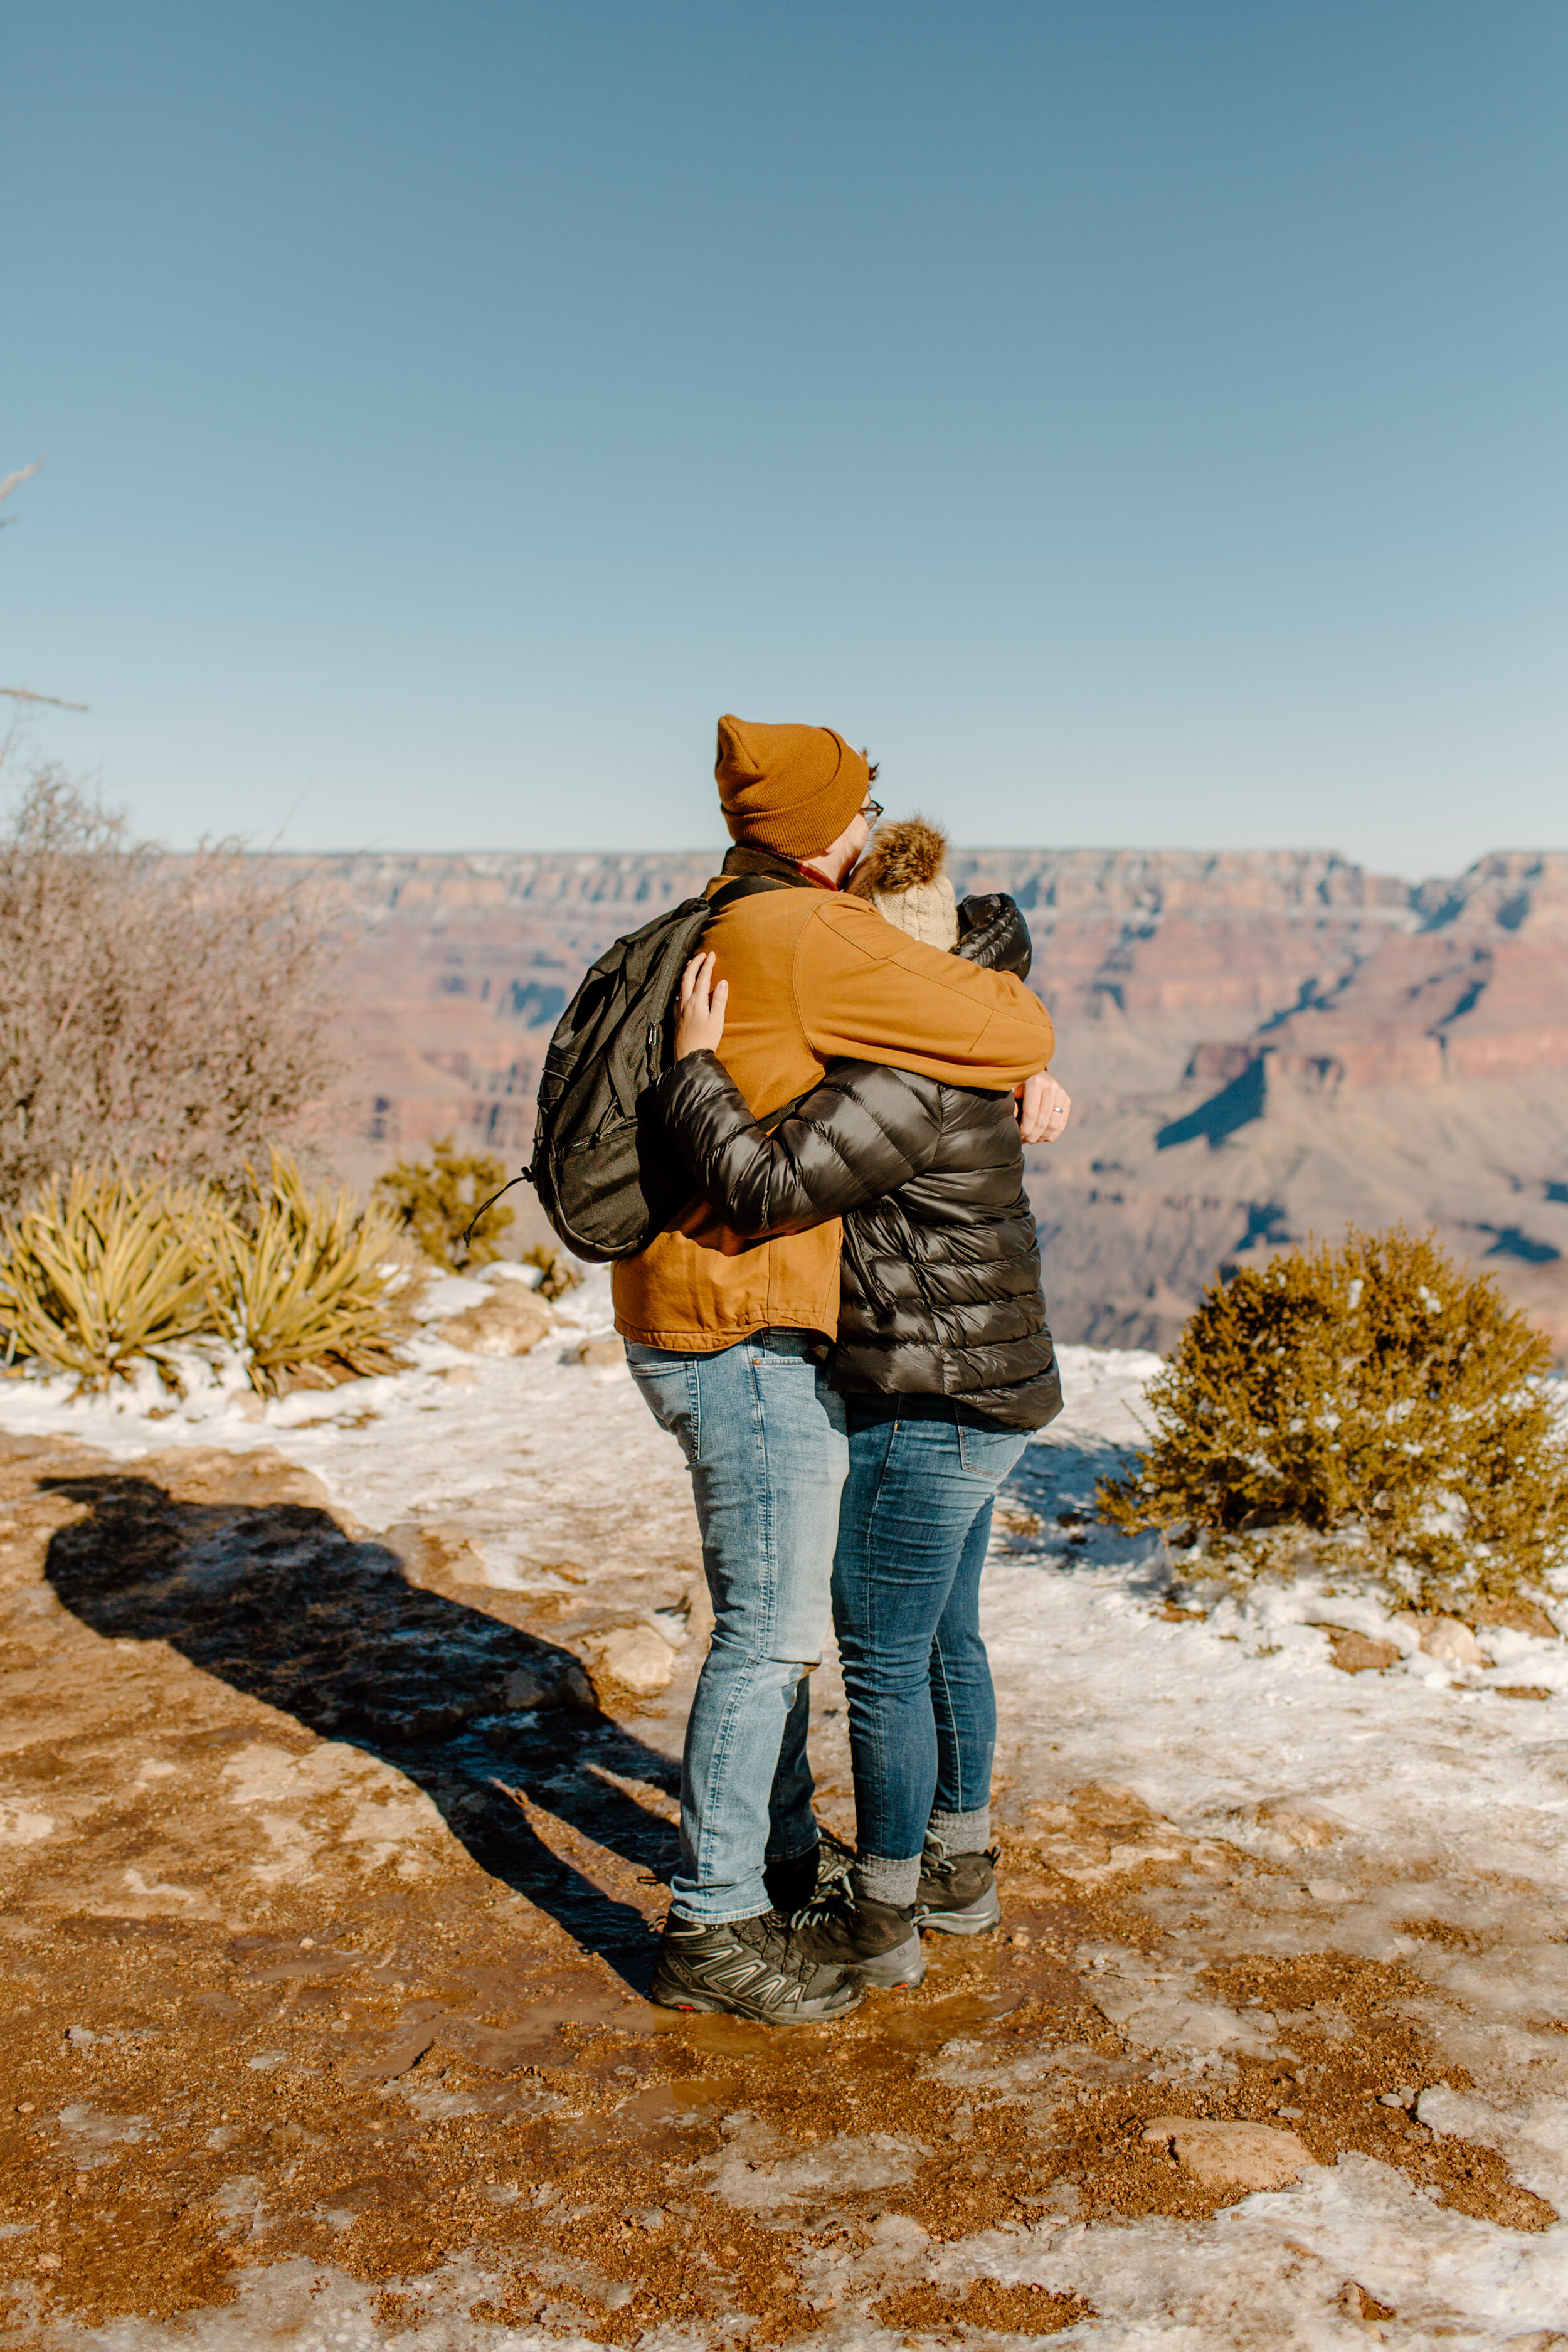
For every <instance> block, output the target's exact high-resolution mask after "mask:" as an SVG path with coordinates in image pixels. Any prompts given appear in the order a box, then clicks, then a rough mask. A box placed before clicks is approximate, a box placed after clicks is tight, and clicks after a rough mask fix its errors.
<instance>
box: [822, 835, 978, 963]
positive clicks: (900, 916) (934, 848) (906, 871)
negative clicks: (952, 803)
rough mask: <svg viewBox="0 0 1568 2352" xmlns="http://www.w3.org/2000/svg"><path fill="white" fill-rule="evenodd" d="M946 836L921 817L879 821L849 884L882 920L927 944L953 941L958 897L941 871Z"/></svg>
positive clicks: (952, 945) (853, 894)
mask: <svg viewBox="0 0 1568 2352" xmlns="http://www.w3.org/2000/svg"><path fill="white" fill-rule="evenodd" d="M946 856H947V835H945V834H944V833H943V832H942V830H941V828H940V827H939V826H937V825H934V824H927V822H926V820H925V818H924V817H923V816H911V817H906V818H904V819H903V821H902V822H901V823H900V824H885V825H882V826H881V827H880V828H879V831H878V833H877V835H876V837H875V838H874V840H873V841H872V843H871V846H870V848H869V849H868V852H867V854H866V856H864V857H863V858H862V859H861V861H860V863H859V865H858V866H857V867H856V869H855V873H854V877H853V878H852V880H851V881H850V882H849V884H848V889H849V893H850V896H851V897H852V898H866V899H868V900H869V901H870V903H871V905H872V906H873V907H875V908H876V909H877V912H878V913H879V915H880V916H881V917H882V919H883V920H884V921H886V922H889V923H891V924H892V925H893V926H894V928H895V929H897V930H900V931H904V932H907V933H908V935H909V937H910V939H911V940H923V941H924V942H925V944H926V946H927V947H928V948H946V949H948V950H950V951H951V950H952V949H953V948H955V947H956V946H957V945H958V902H957V900H956V898H954V896H953V888H952V883H951V882H950V881H949V880H948V878H947V876H946V875H945V874H944V873H943V872H942V863H943V860H944V859H945V858H946Z"/></svg>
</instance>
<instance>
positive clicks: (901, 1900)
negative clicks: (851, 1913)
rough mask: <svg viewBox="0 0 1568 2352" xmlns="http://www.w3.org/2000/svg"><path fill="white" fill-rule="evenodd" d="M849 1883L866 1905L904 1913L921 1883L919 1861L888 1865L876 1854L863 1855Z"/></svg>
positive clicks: (915, 1858) (913, 1857) (916, 1858)
mask: <svg viewBox="0 0 1568 2352" xmlns="http://www.w3.org/2000/svg"><path fill="white" fill-rule="evenodd" d="M849 1883H850V1885H852V1886H853V1887H854V1889H855V1892H856V1894H857V1895H858V1896H859V1897H860V1899H861V1901H862V1902H865V1903H891V1904H893V1905H894V1906H896V1907H897V1908H898V1909H899V1910H900V1911H907V1910H908V1909H909V1907H910V1904H911V1903H912V1902H913V1901H914V1899H915V1893H916V1889H917V1888H918V1887H919V1885H920V1883H921V1858H920V1856H919V1854H918V1853H912V1854H911V1855H910V1858H909V1860H908V1862H887V1861H885V1860H884V1859H883V1857H882V1856H881V1855H880V1854H879V1853H863V1854H861V1856H860V1857H859V1859H858V1862H857V1863H856V1864H855V1867H854V1869H853V1870H852V1871H851V1872H850V1874H849Z"/></svg>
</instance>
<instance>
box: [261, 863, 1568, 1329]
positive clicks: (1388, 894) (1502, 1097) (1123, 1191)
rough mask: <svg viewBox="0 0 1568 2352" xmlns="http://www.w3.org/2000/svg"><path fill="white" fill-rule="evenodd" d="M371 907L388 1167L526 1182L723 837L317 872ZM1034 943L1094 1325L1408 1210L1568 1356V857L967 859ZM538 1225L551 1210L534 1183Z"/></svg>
mask: <svg viewBox="0 0 1568 2352" xmlns="http://www.w3.org/2000/svg"><path fill="white" fill-rule="evenodd" d="M288 862H289V863H291V864H293V865H295V866H299V867H300V868H301V869H302V870H308V871H309V872H310V874H311V875H312V876H313V877H316V878H320V879H322V880H326V881H328V882H330V884H331V887H332V888H333V890H334V892H337V893H341V894H342V898H343V899H344V901H345V904H346V906H347V907H348V908H349V909H350V915H351V922H350V928H351V932H352V936H353V945H352V947H351V949H350V950H349V961H348V971H347V979H348V999H349V1004H350V1013H349V1016H348V1025H349V1029H350V1031H351V1033H352V1039H351V1041H346V1042H351V1044H352V1058H353V1062H354V1064H355V1066H356V1070H357V1079H356V1086H357V1093H358V1100H357V1102H356V1104H355V1105H354V1107H353V1110H352V1111H351V1112H350V1113H349V1114H348V1115H347V1119H346V1122H345V1125H344V1127H343V1129H342V1130H341V1131H340V1134H339V1137H338V1139H337V1149H336V1150H335V1153H334V1156H335V1158H336V1159H337V1160H338V1161H339V1162H340V1164H341V1165H342V1167H343V1168H344V1170H345V1172H348V1173H350V1174H352V1175H353V1176H355V1177H356V1178H359V1179H361V1180H363V1178H364V1177H365V1176H367V1175H369V1174H371V1173H373V1172H374V1170H375V1169H376V1168H377V1167H379V1166H382V1165H384V1164H386V1162H387V1161H389V1160H391V1159H392V1158H393V1157H394V1156H395V1155H396V1154H397V1153H399V1152H405V1153H406V1152H409V1151H415V1150H418V1149H420V1148H421V1147H422V1146H424V1145H426V1144H427V1143H429V1142H430V1141H431V1139H433V1138H435V1137H436V1136H437V1135H440V1134H443V1133H445V1132H447V1130H448V1129H452V1130H456V1132H457V1133H458V1136H459V1138H460V1139H463V1140H464V1141H465V1142H468V1143H469V1144H481V1143H482V1144H484V1145H486V1146H488V1147H489V1148H490V1149H492V1150H495V1151H497V1152H499V1153H500V1155H501V1156H502V1157H503V1158H504V1159H505V1160H508V1161H509V1162H510V1163H511V1164H513V1165H516V1164H518V1163H520V1162H521V1160H525V1159H526V1158H527V1156H528V1152H529V1148H530V1145H531V1138H532V1124H533V1095H534V1089H535V1087H536V1085H537V1082H538V1076H539V1069H540V1065H541V1063H542V1058H543V1054H544V1049H545V1047H546V1045H548V1043H549V1040H550V1034H551V1031H552V1027H553V1025H554V1023H555V1021H556V1019H557V1018H558V1016H559V1014H560V1013H561V1011H562V1009H563V1006H564V1004H565V1003H566V1001H567V999H568V997H569V996H570V994H571V992H572V991H573V990H574V987H575V986H576V984H577V982H578V980H579V979H580V978H581V976H582V974H583V971H584V969H585V967H586V966H587V964H589V963H590V962H591V961H593V959H594V958H595V956H596V955H597V954H599V953H600V952H601V950H603V949H604V948H605V946H606V945H607V944H608V942H609V941H610V940H612V939H614V938H615V937H616V935H617V934H618V933H620V932H623V931H626V930H630V929H635V928H636V927H637V925H638V924H640V923H643V922H646V921H647V920H648V919H649V918H650V917H651V916H652V915H654V914H655V913H657V912H658V909H659V908H662V907H666V906H669V905H672V904H674V903H676V902H677V901H679V899H681V898H688V897H691V896H693V895H695V894H696V893H697V892H698V891H699V890H700V888H701V887H702V885H703V883H704V882H706V880H707V879H708V878H709V876H710V874H711V873H712V872H713V871H714V868H715V864H716V857H715V855H714V853H712V852H692V853H690V854H673V853H672V854H663V855H659V854H652V853H650V854H647V855H638V854H637V853H633V852H611V853H605V854H592V853H582V854H564V853H563V854H559V855H537V856H531V855H526V854H523V853H512V852H497V853H493V854H475V855H470V856H437V855H420V854H409V855H402V856H395V855H381V856H369V855H367V856H351V857H342V858H332V857H316V858H310V859H294V860H289V861H288ZM951 868H952V877H953V880H954V883H955V885H956V887H957V888H958V890H959V894H960V896H961V897H962V896H963V895H964V894H965V893H966V892H972V891H973V892H979V891H985V890H1008V891H1010V892H1011V893H1012V894H1013V896H1014V897H1015V898H1016V899H1017V900H1018V902H1019V904H1020V906H1021V907H1023V908H1025V910H1026V914H1027V916H1028V920H1029V924H1030V927H1031V929H1032V931H1033V933H1034V938H1035V967H1034V971H1033V974H1032V976H1031V985H1032V986H1033V987H1035V988H1036V989H1037V991H1038V992H1039V993H1040V995H1041V996H1042V997H1043V998H1044V999H1045V1001H1046V1003H1047V1004H1048V1005H1049V1006H1050V1008H1051V1011H1052V1013H1053V1014H1054V1016H1055V1018H1056V1022H1057V1028H1058V1040H1059V1045H1058V1057H1057V1062H1056V1065H1055V1066H1056V1068H1057V1071H1058V1075H1059V1076H1061V1078H1062V1079H1063V1081H1064V1083H1065V1084H1066V1085H1067V1086H1068V1087H1069V1088H1070V1089H1071V1092H1072V1095H1073V1098H1074V1105H1075V1108H1074V1117H1073V1122H1072V1125H1071V1127H1070V1128H1069V1129H1068V1134H1067V1136H1066V1137H1065V1138H1064V1139H1063V1140H1062V1141H1061V1142H1060V1143H1058V1144H1057V1145H1056V1146H1054V1147H1053V1148H1052V1149H1051V1150H1049V1151H1038V1152H1035V1153H1032V1154H1031V1155H1030V1170H1029V1187H1030V1193H1031V1198H1032V1200H1033V1202H1034V1205H1035V1209H1036V1212H1037V1215H1038V1217H1039V1219H1040V1223H1041V1231H1042V1236H1043V1238H1044V1240H1045V1243H1046V1265H1047V1297H1048V1298H1049V1300H1050V1305H1051V1312H1052V1322H1053V1326H1054V1328H1056V1330H1057V1332H1058V1337H1060V1338H1061V1339H1081V1340H1092V1341H1096V1342H1099V1343H1100V1344H1107V1345H1121V1346H1153V1347H1161V1348H1163V1347H1167V1346H1168V1345H1169V1344H1170V1342H1171V1340H1172V1339H1173V1336H1174V1334H1175V1332H1176V1330H1177V1329H1178V1328H1179V1327H1180V1324H1181V1322H1182V1320H1183V1319H1184V1317H1185V1316H1186V1314H1187V1313H1188V1312H1189V1311H1190V1309H1191V1307H1192V1305H1193V1303H1194V1300H1195V1298H1196V1297H1197V1295H1198V1292H1199V1290H1200V1288H1201V1287H1202V1286H1203V1284H1204V1283H1205V1282H1206V1281H1207V1280H1208V1279H1209V1277H1210V1276H1212V1275H1213V1273H1214V1271H1215V1268H1216V1267H1218V1266H1221V1265H1226V1264H1246V1263H1248V1262H1254V1261H1257V1260H1258V1259H1259V1258H1261V1257H1263V1256H1266V1255H1268V1253H1269V1252H1270V1251H1271V1250H1273V1249H1275V1248H1277V1247H1279V1246H1280V1245H1281V1244H1284V1243H1286V1242H1289V1241H1291V1240H1295V1239H1300V1238H1303V1237H1304V1236H1305V1235H1306V1234H1308V1233H1309V1232H1311V1233H1316V1234H1320V1235H1329V1234H1338V1233H1339V1232H1340V1231H1341V1229H1342V1227H1343V1225H1344V1224H1345V1223H1346V1221H1347V1220H1353V1221H1355V1222H1356V1223H1362V1224H1367V1225H1384V1224H1387V1223H1392V1222H1394V1220H1396V1219H1400V1218H1403V1219H1405V1221H1406V1222H1407V1223H1411V1224H1412V1225H1415V1226H1417V1227H1420V1228H1422V1229H1425V1228H1426V1227H1427V1226H1435V1227H1436V1229H1437V1232H1438V1234H1439V1237H1440V1238H1441V1240H1442V1241H1443V1242H1444V1244H1446V1245H1447V1246H1448V1247H1450V1248H1452V1249H1454V1250H1455V1251H1457V1252H1458V1254H1460V1255H1463V1256H1466V1257H1468V1258H1470V1259H1471V1260H1473V1261H1475V1262H1476V1263H1478V1264H1479V1265H1484V1266H1485V1267H1486V1268H1487V1269H1488V1270H1489V1272H1493V1273H1495V1274H1497V1275H1498V1276H1500V1278H1501V1279H1502V1281H1503V1282H1504V1283H1505V1285H1506V1286H1508V1288H1509V1289H1510V1292H1511V1293H1512V1294H1513V1295H1514V1296H1515V1297H1518V1298H1519V1299H1520V1300H1521V1303H1523V1304H1524V1305H1526V1306H1527V1307H1529V1308H1530V1309H1531V1313H1532V1314H1534V1315H1535V1316H1536V1317H1537V1318H1539V1319H1540V1320H1541V1321H1542V1324H1543V1325H1544V1326H1545V1327H1546V1328H1549V1329H1550V1330H1551V1331H1552V1336H1553V1339H1554V1340H1555V1342H1556V1345H1557V1347H1558V1349H1559V1350H1560V1351H1561V1350H1563V1349H1568V1090H1565V1087H1564V1080H1565V1079H1568V854H1552V853H1505V854H1500V855H1496V856H1489V857H1483V858H1481V859H1480V860H1479V861H1478V863H1477V864H1476V865H1474V866H1471V867H1469V868H1468V870H1467V872H1465V873H1464V874H1462V875H1460V876H1459V877H1458V878H1457V879H1455V880H1453V881H1438V882H1428V883H1425V884H1422V885H1421V886H1419V887H1415V888H1412V887H1410V886H1409V885H1408V884H1407V883H1405V882H1402V881H1399V880H1397V879H1395V878H1394V877H1390V876H1386V875H1377V874H1373V873H1369V872H1367V871H1366V870H1365V869H1363V868H1362V867H1360V866H1355V865H1352V864H1351V863H1349V862H1348V861H1346V860H1345V859H1343V858H1342V857H1337V856H1332V855H1331V854H1329V853H1324V852H1315V851H1300V852H1267V851H1258V852H1244V851H1222V852H1214V853H1203V852H1193V851H1131V850H1118V851H1091V850H1068V851H1051V850H1022V849H996V850H962V851H956V852H955V853H954V854H953V856H952V861H951ZM513 1198H514V1199H521V1201H522V1202H523V1203H524V1204H525V1208H524V1218H523V1226H524V1229H525V1230H530V1231H531V1230H533V1229H534V1228H533V1226H532V1224H531V1219H533V1218H536V1217H537V1211H536V1210H535V1209H533V1206H532V1203H531V1197H530V1196H529V1195H528V1194H527V1193H526V1192H520V1193H519V1194H516V1195H513Z"/></svg>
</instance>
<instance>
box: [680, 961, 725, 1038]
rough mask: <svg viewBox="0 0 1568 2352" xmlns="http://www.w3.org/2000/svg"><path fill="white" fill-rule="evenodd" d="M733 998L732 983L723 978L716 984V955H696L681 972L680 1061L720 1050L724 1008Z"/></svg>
mask: <svg viewBox="0 0 1568 2352" xmlns="http://www.w3.org/2000/svg"><path fill="white" fill-rule="evenodd" d="M729 999H730V983H729V982H728V981H727V980H721V981H720V982H717V984H715V982H714V979H713V958H712V956H711V955H694V956H693V957H692V959H691V961H690V962H689V964H688V965H687V967H686V970H685V971H683V972H682V973H681V975H680V993H679V996H678V997H677V998H676V1004H677V1007H678V1010H677V1013H676V1018H675V1058H676V1060H677V1061H678V1062H682V1061H684V1060H685V1058H686V1056H687V1055H688V1054H712V1053H715V1052H717V1050H718V1045H719V1040H720V1038H721V1037H722V1035H723V1034H724V1007H725V1005H726V1004H727V1003H728V1002H729Z"/></svg>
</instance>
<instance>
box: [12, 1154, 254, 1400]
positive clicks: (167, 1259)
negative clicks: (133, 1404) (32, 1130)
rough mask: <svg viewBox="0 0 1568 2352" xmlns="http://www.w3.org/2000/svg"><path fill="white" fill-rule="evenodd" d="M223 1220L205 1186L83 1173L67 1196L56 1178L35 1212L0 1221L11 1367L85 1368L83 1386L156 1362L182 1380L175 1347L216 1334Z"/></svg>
mask: <svg viewBox="0 0 1568 2352" xmlns="http://www.w3.org/2000/svg"><path fill="white" fill-rule="evenodd" d="M221 1223H222V1218H221V1214H220V1213H219V1212H218V1211H217V1209H216V1202H215V1200H214V1197H213V1195H212V1194H211V1193H210V1192H207V1190H206V1189H205V1187H202V1186H197V1185H191V1184H156V1183H154V1184H148V1183H141V1182H138V1181H136V1180H135V1179H134V1178H132V1176H130V1175H128V1174H126V1173H125V1172H124V1171H122V1170H120V1169H102V1168H100V1169H87V1168H79V1167H73V1168H72V1169H71V1171H70V1172H69V1174H68V1177H67V1179H66V1181H65V1188H64V1192H63V1194H62V1192H61V1188H60V1183H59V1180H58V1177H57V1178H51V1179H50V1181H48V1182H47V1184H46V1185H44V1187H43V1188H42V1190H41V1192H38V1193H37V1195H36V1196H35V1198H34V1200H33V1202H32V1203H31V1205H30V1206H28V1207H27V1208H25V1209H23V1210H21V1211H20V1212H19V1213H16V1214H13V1215H6V1216H5V1217H0V1331H4V1332H5V1355H6V1360H7V1361H8V1362H15V1361H16V1359H17V1358H19V1357H21V1358H29V1359H31V1360H35V1361H36V1362H37V1363H39V1364H41V1365H43V1366H44V1367H45V1368H46V1369H47V1370H51V1371H64V1372H75V1373H76V1374H77V1376H78V1378H79V1381H80V1383H81V1385H82V1386H83V1387H84V1388H102V1387H104V1386H105V1385H106V1383H107V1382H108V1381H110V1380H111V1379H113V1378H114V1376H115V1375H116V1374H117V1373H119V1374H121V1375H123V1374H126V1373H127V1372H128V1371H129V1370H130V1368H131V1367H132V1364H134V1363H135V1362H136V1361H138V1360H146V1361H150V1362H152V1363H153V1364H155V1365H156V1366H157V1367H158V1368H159V1370H160V1371H161V1372H162V1374H163V1377H164V1379H165V1380H168V1381H171V1382H173V1381H174V1378H175V1377H176V1376H175V1374H174V1367H173V1364H172V1361H171V1359H172V1354H173V1350H174V1349H176V1348H179V1347H182V1346H184V1345H186V1344H188V1342H190V1341H191V1340H192V1339H195V1338H197V1337H198V1335H199V1334H201V1333H203V1332H205V1331H208V1330H210V1329H211V1328H212V1320H213V1309H212V1300H211V1274H212V1265H213V1251H214V1244H215V1240H216V1235H217V1234H218V1232H219V1230H220V1227H221Z"/></svg>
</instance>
